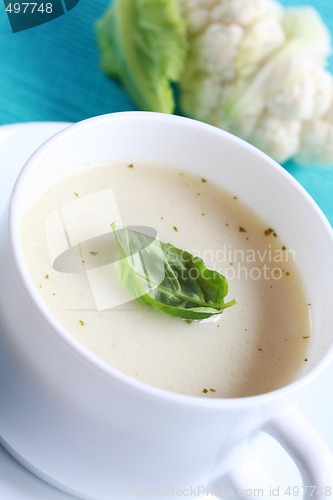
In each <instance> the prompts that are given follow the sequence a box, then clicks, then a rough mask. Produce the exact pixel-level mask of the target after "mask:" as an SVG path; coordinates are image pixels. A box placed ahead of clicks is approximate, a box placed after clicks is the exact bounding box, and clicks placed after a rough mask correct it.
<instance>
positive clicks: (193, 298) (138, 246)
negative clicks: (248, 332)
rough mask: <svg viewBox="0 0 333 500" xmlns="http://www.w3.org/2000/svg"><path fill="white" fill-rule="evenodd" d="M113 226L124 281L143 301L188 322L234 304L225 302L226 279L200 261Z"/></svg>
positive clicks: (143, 235) (166, 245)
mask: <svg viewBox="0 0 333 500" xmlns="http://www.w3.org/2000/svg"><path fill="white" fill-rule="evenodd" d="M111 227H112V230H113V232H114V234H115V238H116V242H117V247H118V251H119V254H120V261H119V270H120V275H121V280H122V282H123V284H124V286H125V288H126V289H127V290H128V291H129V292H130V293H131V294H133V295H134V296H135V297H136V298H138V299H140V300H141V301H142V302H145V303H146V304H150V305H153V306H155V307H157V308H158V309H160V310H161V311H164V312H165V313H167V314H171V315H173V316H178V317H181V318H187V319H204V318H208V317H210V316H212V315H213V314H221V313H222V311H223V310H224V309H226V308H227V307H230V306H232V305H233V304H235V301H234V300H232V301H231V302H228V303H224V298H225V296H226V295H227V293H228V282H227V280H226V278H225V277H224V276H222V274H219V273H218V272H217V271H212V270H210V269H207V268H206V267H205V264H204V262H203V260H202V259H201V258H199V257H194V256H193V255H192V254H190V253H189V252H186V251H185V250H180V249H179V248H176V247H174V246H173V245H171V244H170V243H162V242H161V241H159V240H157V239H156V238H153V237H151V236H148V235H146V234H143V233H139V232H137V231H133V230H131V229H128V228H125V227H123V226H116V224H115V223H112V224H111Z"/></svg>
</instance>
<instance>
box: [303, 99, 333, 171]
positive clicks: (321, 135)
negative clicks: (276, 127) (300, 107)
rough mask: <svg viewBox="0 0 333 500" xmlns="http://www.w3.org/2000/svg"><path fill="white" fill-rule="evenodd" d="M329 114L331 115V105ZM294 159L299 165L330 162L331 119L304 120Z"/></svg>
mask: <svg viewBox="0 0 333 500" xmlns="http://www.w3.org/2000/svg"><path fill="white" fill-rule="evenodd" d="M331 114H332V115H333V106H332V112H331ZM294 159H295V161H296V162H297V163H299V164H300V165H307V164H308V163H319V164H322V165H325V164H326V165H330V164H332V162H333V120H332V119H331V120H329V119H324V118H318V119H316V120H311V121H306V122H304V124H303V129H302V132H301V137H300V148H299V151H298V153H297V154H296V155H295V158H294Z"/></svg>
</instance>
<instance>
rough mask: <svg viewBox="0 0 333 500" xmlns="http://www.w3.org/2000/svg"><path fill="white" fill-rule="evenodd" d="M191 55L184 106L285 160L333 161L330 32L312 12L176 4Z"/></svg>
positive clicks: (218, 2) (228, 3)
mask: <svg viewBox="0 0 333 500" xmlns="http://www.w3.org/2000/svg"><path fill="white" fill-rule="evenodd" d="M177 2H178V4H179V6H180V9H181V13H182V16H183V18H184V19H185V21H186V24H187V27H188V37H189V52H188V56H187V59H186V62H185V67H184V71H183V73H182V77H181V79H180V89H181V107H182V110H183V112H184V113H185V114H186V115H187V116H190V117H192V118H195V119H198V120H202V121H205V122H207V123H210V124H212V125H215V126H217V127H220V128H222V129H224V130H227V131H229V132H231V133H233V134H235V135H237V136H239V137H241V138H243V139H245V140H246V141H248V142H250V143H252V144H253V145H255V146H257V147H258V148H259V149H261V150H263V151H264V152H266V153H267V154H268V155H269V156H271V157H273V158H274V159H275V160H277V161H278V162H280V163H283V162H285V161H287V160H288V159H291V158H293V159H294V160H295V161H296V162H297V163H299V164H310V163H316V164H333V79H332V76H331V74H330V73H328V72H327V71H325V69H324V67H325V65H326V61H327V57H328V55H329V53H330V49H331V40H330V35H329V32H328V30H327V28H326V26H325V25H324V23H323V21H322V20H321V19H320V17H319V15H318V13H317V11H316V10H314V9H313V8H311V7H304V8H283V7H282V6H281V5H280V4H279V3H278V2H275V1H274V0H251V1H249V0H177Z"/></svg>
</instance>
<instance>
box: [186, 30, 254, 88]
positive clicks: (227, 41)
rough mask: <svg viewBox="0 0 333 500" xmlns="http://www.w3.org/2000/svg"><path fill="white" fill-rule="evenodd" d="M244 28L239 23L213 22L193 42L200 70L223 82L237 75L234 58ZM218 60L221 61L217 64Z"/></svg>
mask: <svg viewBox="0 0 333 500" xmlns="http://www.w3.org/2000/svg"><path fill="white" fill-rule="evenodd" d="M243 35H244V30H243V29H242V28H241V27H240V26H239V25H237V24H229V25H224V24H216V23H214V24H211V25H210V26H209V27H208V28H207V29H206V30H205V31H204V33H203V34H202V35H200V36H198V37H197V38H196V39H195V41H194V42H193V47H192V49H191V50H193V52H194V55H193V56H194V57H195V58H196V62H197V67H198V70H199V71H201V72H204V73H206V74H208V75H211V76H212V78H214V79H215V80H219V81H220V82H221V83H222V82H224V81H228V80H233V79H234V78H235V77H236V67H235V64H234V59H235V57H236V54H237V47H238V45H239V43H240V41H241V40H242V38H243ZM216 61H219V63H218V64H216Z"/></svg>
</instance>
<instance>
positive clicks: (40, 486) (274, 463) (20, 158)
mask: <svg viewBox="0 0 333 500" xmlns="http://www.w3.org/2000/svg"><path fill="white" fill-rule="evenodd" d="M67 125H68V124H66V123H55V122H54V123H53V122H50V123H26V124H19V125H8V126H2V127H0V215H1V213H2V211H3V209H4V206H5V204H6V202H7V200H8V198H9V196H10V192H11V189H12V187H13V185H14V182H15V179H16V177H17V175H18V173H19V171H20V169H21V168H22V166H23V164H24V163H25V161H26V160H27V158H28V157H29V156H30V155H31V153H32V152H33V151H34V150H35V149H36V148H37V147H38V146H39V145H40V144H41V143H42V142H44V141H45V140H46V139H47V138H48V137H50V136H51V135H53V134H55V133H56V132H58V131H59V130H61V129H63V128H64V127H66V126H67ZM0 237H1V235H0ZM332 387H333V364H332V365H331V366H330V367H329V368H328V369H327V370H326V371H325V372H324V373H323V374H322V375H321V376H320V378H318V379H317V380H316V381H315V382H314V383H312V385H311V386H310V387H309V388H308V390H307V392H306V394H305V395H304V396H303V398H302V400H301V402H300V408H301V410H302V411H303V413H304V414H305V415H306V417H307V418H308V419H309V421H310V422H311V424H312V425H313V426H314V427H315V428H316V430H317V431H318V433H319V434H320V435H321V437H322V438H323V439H324V440H325V441H326V442H327V444H328V445H329V446H330V447H331V449H332V450H333V426H332V422H333V401H332V398H331V391H332ZM0 411H1V402H0ZM261 439H262V440H263V441H264V442H265V447H264V448H263V450H264V451H262V452H261V453H262V454H263V456H262V460H264V462H265V466H266V467H267V471H268V472H269V473H270V474H271V476H272V480H274V482H275V483H276V484H278V485H280V486H281V489H282V490H283V489H285V488H287V487H288V486H300V485H301V484H302V483H301V481H300V475H299V473H298V471H297V469H296V467H295V465H294V464H293V463H292V462H291V459H290V458H289V457H288V456H287V455H286V453H285V452H284V451H283V450H282V449H281V448H280V446H279V445H277V444H276V443H275V441H273V439H272V438H270V437H268V436H266V435H265V434H262V438H261ZM226 488H227V486H226ZM258 488H260V478H258ZM207 498H210V499H212V498H213V497H212V496H210V497H207ZM220 498H221V500H222V499H224V498H230V495H228V491H227V489H226V495H225V496H222V497H220ZM233 498H235V499H236V498H237V497H236V496H233ZM243 498H244V497H243ZM258 498H259V497H258ZM275 498H278V497H275ZM298 498H300V497H298ZM0 499H4V500H70V499H74V497H72V496H70V495H67V494H65V493H62V492H60V491H59V490H56V489H55V488H53V487H52V486H49V485H47V484H46V483H44V482H43V481H41V480H39V479H38V478H36V477H35V476H34V475H32V474H31V473H30V472H28V471H27V470H26V469H24V468H23V467H22V466H21V465H19V464H18V463H17V462H16V461H15V460H14V459H13V458H12V457H11V456H10V455H9V454H8V453H7V452H6V451H5V450H4V449H3V448H2V447H1V446H0ZM110 500H121V499H113V498H111V497H110Z"/></svg>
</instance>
